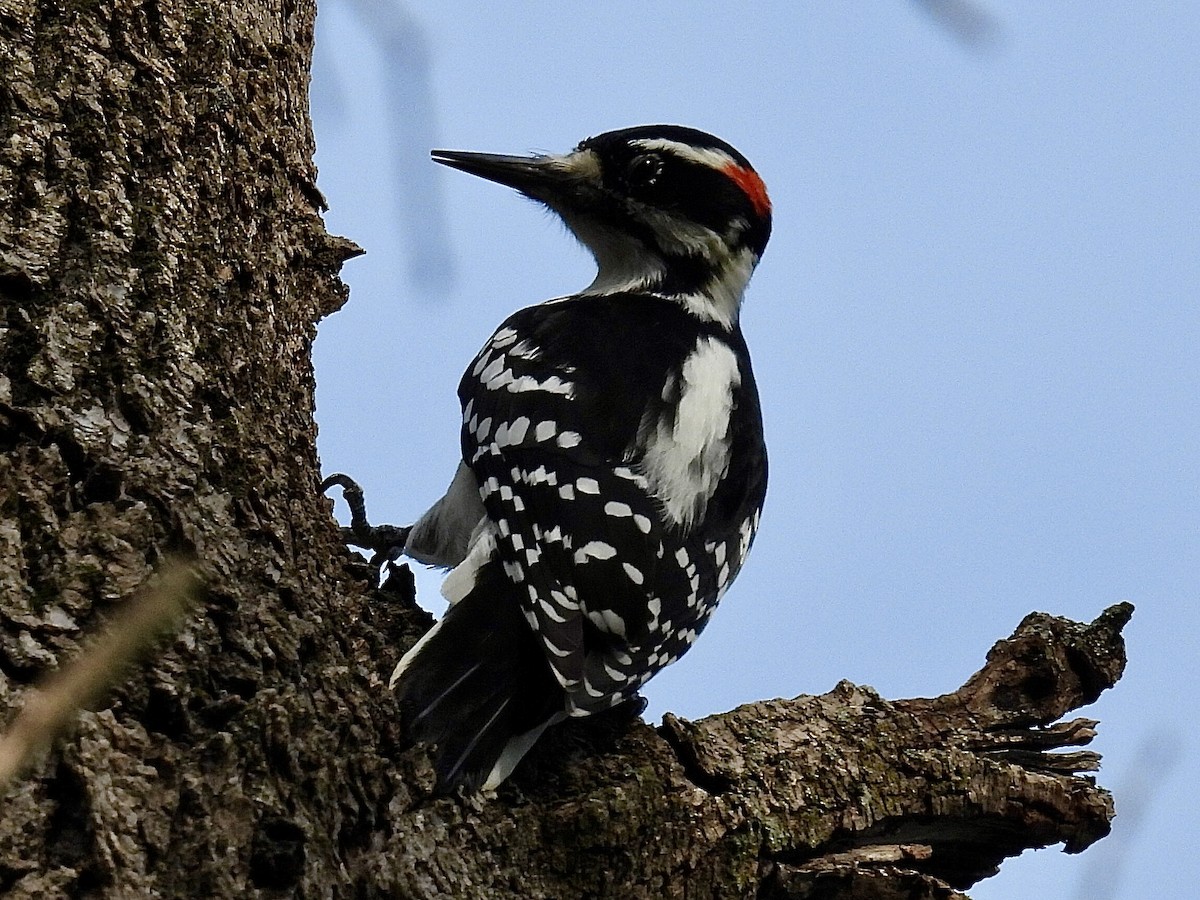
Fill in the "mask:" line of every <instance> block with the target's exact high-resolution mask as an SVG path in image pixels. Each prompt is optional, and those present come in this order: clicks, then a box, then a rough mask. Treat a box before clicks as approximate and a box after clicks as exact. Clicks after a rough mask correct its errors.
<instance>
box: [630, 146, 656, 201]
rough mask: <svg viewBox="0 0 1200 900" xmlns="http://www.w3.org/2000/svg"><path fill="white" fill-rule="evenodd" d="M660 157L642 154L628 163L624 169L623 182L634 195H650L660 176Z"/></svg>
mask: <svg viewBox="0 0 1200 900" xmlns="http://www.w3.org/2000/svg"><path fill="white" fill-rule="evenodd" d="M662 171H663V161H662V157H660V156H658V155H657V154H655V153H643V154H641V155H640V156H635V157H634V158H633V159H631V160H630V161H629V165H628V166H627V167H626V169H625V180H626V182H628V184H629V190H630V192H631V193H635V194H638V193H640V194H651V193H653V192H654V189H655V188H656V187H657V186H658V181H659V178H660V177H661V176H662Z"/></svg>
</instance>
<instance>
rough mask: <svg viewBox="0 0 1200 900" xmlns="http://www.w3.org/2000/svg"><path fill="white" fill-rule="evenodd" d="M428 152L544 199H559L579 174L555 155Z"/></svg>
mask: <svg viewBox="0 0 1200 900" xmlns="http://www.w3.org/2000/svg"><path fill="white" fill-rule="evenodd" d="M430 156H432V157H433V161H434V162H436V163H441V164H442V165H443V166H449V167H450V168H452V169H458V170H459V171H460V172H466V173H468V174H470V175H478V176H479V177H480V178H486V179H487V180H488V181H494V182H496V183H497V184H503V185H505V186H506V187H510V188H516V189H517V190H518V191H520V192H521V193H522V194H525V195H526V196H529V197H532V198H534V199H535V200H541V201H543V202H547V203H550V202H553V201H555V200H557V199H561V198H562V196H563V194H564V192H565V191H566V190H567V189H568V186H569V185H571V184H572V183H574V182H576V181H577V178H578V176H577V175H576V174H575V173H573V172H571V171H570V169H569V168H567V167H564V166H563V165H562V163H561V160H560V157H555V156H505V155H502V154H498V153H473V152H471V151H467V150H434V151H433V152H432V153H431V154H430Z"/></svg>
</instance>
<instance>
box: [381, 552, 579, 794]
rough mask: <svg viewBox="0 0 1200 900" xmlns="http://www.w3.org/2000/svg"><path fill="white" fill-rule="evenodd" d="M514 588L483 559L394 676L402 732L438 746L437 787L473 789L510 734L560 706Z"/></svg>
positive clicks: (526, 728)
mask: <svg viewBox="0 0 1200 900" xmlns="http://www.w3.org/2000/svg"><path fill="white" fill-rule="evenodd" d="M516 591H517V586H516V585H514V584H513V583H512V582H511V581H510V580H509V579H508V577H507V576H506V575H505V574H504V573H503V571H502V570H501V569H500V566H499V565H498V564H495V563H489V564H486V565H485V566H483V568H482V569H481V570H480V572H479V573H478V576H477V579H476V584H475V587H474V588H473V589H472V590H471V592H470V593H469V594H468V595H467V596H466V597H464V598H463V599H462V600H460V601H459V602H458V603H456V604H454V605H453V606H451V607H450V609H449V610H447V612H446V615H445V616H444V617H443V619H442V620H441V622H439V623H438V625H437V626H435V628H436V631H435V632H433V633H431V635H430V636H429V638H428V640H427V641H426V642H425V644H424V646H422V647H421V648H420V650H419V651H418V652H417V655H416V656H415V657H414V658H413V659H412V661H411V662H410V663H409V665H408V667H407V668H406V669H405V670H404V672H403V673H402V674H401V675H400V677H399V679H398V681H397V682H396V684H395V689H396V691H397V693H398V695H399V699H400V708H401V715H402V720H401V724H402V727H403V729H404V732H405V734H406V736H407V737H408V739H409V740H411V741H413V742H414V743H425V744H434V745H436V747H437V749H436V751H435V753H434V768H435V770H436V771H437V776H438V782H437V791H438V793H442V794H448V793H452V792H453V791H454V790H455V788H457V787H460V786H461V787H463V788H465V790H466V791H467V792H468V793H472V792H474V791H476V790H478V789H479V788H480V787H481V786H482V785H483V783H484V782H485V781H486V779H487V777H488V775H489V774H490V773H491V771H492V769H493V767H494V766H495V765H496V762H497V760H498V759H500V757H501V755H502V754H503V753H504V750H505V748H506V747H507V746H508V744H509V742H510V741H511V740H512V739H513V738H514V737H517V736H518V735H522V734H524V733H526V732H529V731H530V730H532V729H534V728H537V727H539V726H540V725H542V724H544V723H545V722H546V721H547V720H549V719H551V718H553V717H554V716H555V715H556V714H558V713H559V712H561V710H562V707H563V695H562V689H561V687H560V686H559V684H558V681H557V680H556V679H555V678H554V675H553V672H552V671H551V669H550V665H549V663H548V662H547V661H546V657H545V652H544V651H543V649H542V647H541V644H540V642H539V641H538V640H537V638H536V636H535V635H534V634H533V631H532V629H530V627H529V623H528V622H526V620H525V616H524V614H523V613H522V612H521V608H520V602H519V597H518V595H517V594H516Z"/></svg>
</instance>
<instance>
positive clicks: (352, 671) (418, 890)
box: [0, 0, 1131, 898]
mask: <svg viewBox="0 0 1200 900" xmlns="http://www.w3.org/2000/svg"><path fill="white" fill-rule="evenodd" d="M312 24H313V9H312V7H311V5H310V4H308V3H303V2H289V0H276V2H248V3H239V4H223V3H201V2H182V0H158V2H151V3H147V2H141V0H112V2H108V3H103V4H99V3H82V2H76V3H63V4H38V3H35V2H32V0H0V73H2V77H0V119H2V121H3V134H2V137H3V140H2V141H0V712H2V713H3V716H4V722H5V723H7V722H10V721H11V720H12V718H13V714H14V712H15V711H16V710H17V709H18V708H19V707H20V706H21V705H22V703H23V701H24V698H25V696H26V692H27V691H28V690H29V689H30V687H31V685H33V684H34V683H35V682H36V681H37V680H38V679H40V678H41V677H42V676H43V675H45V674H46V673H48V672H50V671H53V670H55V669H57V668H58V667H59V666H60V665H61V664H62V663H64V662H65V661H66V660H67V659H69V658H71V657H72V656H74V655H75V654H76V653H77V652H78V651H79V649H80V647H81V646H82V645H83V643H84V637H85V635H87V634H89V633H90V632H92V631H94V630H95V629H96V628H98V627H99V626H100V625H101V624H103V623H105V622H108V621H110V620H112V619H113V618H114V616H115V614H116V613H117V612H118V611H119V610H120V608H121V607H122V606H123V605H124V604H125V603H126V602H127V601H128V599H129V598H130V597H131V596H133V595H134V594H135V592H136V591H137V589H138V588H139V587H140V586H141V585H143V583H144V582H145V581H146V579H147V578H148V576H149V575H150V573H151V572H152V571H153V570H154V568H155V567H156V565H157V564H158V563H159V561H160V560H162V559H163V558H164V557H166V556H167V555H168V554H184V555H190V556H192V557H194V558H196V559H198V560H199V561H200V565H201V566H202V568H203V569H204V571H205V574H206V577H207V581H208V588H209V593H208V597H207V601H206V603H205V605H204V607H203V609H202V610H201V611H200V612H199V613H197V614H196V615H195V616H193V617H192V618H191V619H190V620H189V621H188V622H187V623H186V624H185V626H184V627H183V628H182V630H181V631H180V632H179V633H178V635H177V636H176V637H175V638H174V639H172V640H170V641H169V642H167V644H166V645H165V646H164V647H163V648H162V650H161V652H160V654H159V655H157V656H156V657H155V658H154V659H153V661H152V662H150V663H148V664H145V665H143V666H142V667H141V668H139V669H138V670H137V671H136V672H135V673H134V674H133V675H132V677H130V679H129V680H128V681H127V683H125V684H124V685H123V686H122V687H121V688H120V689H119V690H118V691H117V692H116V693H115V695H113V696H112V697H109V698H108V699H106V700H104V701H101V702H100V704H99V705H98V706H97V708H94V709H91V710H89V711H86V712H84V713H83V714H81V716H80V717H79V721H78V724H77V726H76V727H75V728H74V730H73V733H72V734H71V735H70V736H69V738H68V739H67V740H65V741H63V742H61V743H60V744H58V745H57V746H56V747H55V749H53V750H52V751H51V752H49V753H48V754H45V756H44V758H43V759H42V760H41V761H40V762H38V764H37V765H36V767H35V768H34V770H33V771H32V772H31V773H29V774H28V775H26V776H25V777H24V778H23V779H22V780H20V781H18V782H16V783H14V784H12V785H10V786H9V787H8V789H7V790H6V792H5V794H4V796H3V798H2V800H0V892H4V893H6V894H8V895H11V896H16V897H58V896H64V897H65V896H79V895H83V894H96V895H100V896H107V897H125V896H162V897H176V896H179V897H183V896H195V897H212V896H217V897H234V896H237V897H241V896H268V895H269V896H281V895H292V896H299V897H328V896H344V895H350V896H368V897H370V896H395V897H437V896H445V897H466V898H470V897H480V898H483V897H489V898H491V897H533V898H561V897H576V896H578V897H592V896H595V897H619V898H638V897H645V898H662V897H685V896H686V897H688V898H702V897H713V898H728V897H755V896H758V897H764V898H802V897H803V898H816V897H822V898H832V897H836V898H867V897H870V898H891V897H901V896H903V897H915V898H920V897H929V898H934V897H937V898H949V897H959V896H962V895H961V894H959V893H956V891H959V890H961V889H965V888H966V887H968V886H969V885H971V884H973V883H975V882H976V881H978V880H979V879H980V878H983V877H986V876H987V875H988V874H990V873H991V872H993V871H994V870H995V867H996V866H997V865H998V864H999V863H1000V862H1001V861H1002V860H1003V859H1004V858H1005V857H1006V856H1011V855H1015V854H1017V853H1020V852H1021V851H1022V850H1024V849H1026V848H1029V847H1038V846H1046V845H1050V844H1055V843H1059V842H1064V843H1065V844H1066V848H1067V850H1068V851H1069V852H1078V851H1080V850H1083V849H1084V848H1086V847H1087V846H1088V845H1089V844H1091V843H1092V842H1094V841H1095V840H1097V839H1099V838H1100V837H1102V836H1103V835H1104V834H1105V833H1107V831H1108V823H1109V819H1110V818H1111V816H1112V803H1111V798H1110V797H1109V795H1108V794H1107V793H1106V792H1105V791H1103V790H1102V789H1100V788H1097V787H1096V786H1095V784H1094V783H1093V782H1092V780H1091V779H1090V778H1089V777H1087V776H1086V775H1081V774H1079V773H1081V772H1087V771H1090V770H1091V769H1093V768H1094V767H1095V765H1096V762H1097V757H1096V756H1095V755H1094V754H1091V753H1089V752H1088V751H1078V750H1076V751H1073V752H1068V753H1058V752H1052V751H1056V750H1058V749H1060V748H1064V747H1078V746H1082V745H1084V744H1086V743H1087V742H1088V741H1089V740H1090V739H1091V737H1092V736H1093V734H1094V729H1095V723H1094V722H1092V721H1091V720H1086V719H1076V720H1073V721H1070V722H1060V721H1059V720H1060V719H1061V717H1062V716H1064V715H1065V714H1066V713H1068V712H1070V711H1071V710H1073V709H1076V708H1078V707H1079V706H1081V705H1084V704H1086V703H1090V702H1091V701H1092V700H1094V699H1095V698H1096V696H1097V695H1098V694H1099V693H1100V692H1101V691H1102V690H1103V689H1105V688H1106V687H1109V686H1111V685H1112V684H1113V683H1114V682H1115V681H1116V679H1117V678H1118V677H1119V676H1120V673H1121V669H1122V667H1123V665H1124V650H1123V645H1122V641H1121V637H1120V629H1121V626H1122V625H1123V624H1124V622H1125V621H1126V620H1127V619H1128V617H1129V614H1130V612H1131V609H1130V608H1129V607H1128V606H1118V607H1113V608H1112V609H1110V610H1109V611H1107V612H1106V613H1104V614H1103V615H1102V616H1101V617H1100V618H1099V619H1097V621H1096V622H1095V623H1092V624H1090V625H1079V624H1075V623H1071V622H1066V621H1065V620H1061V619H1054V618H1051V617H1049V616H1044V615H1040V614H1039V615H1034V616H1030V617H1028V618H1027V619H1026V620H1025V621H1024V622H1023V623H1021V626H1020V627H1019V628H1018V629H1017V632H1016V633H1015V634H1014V635H1013V637H1012V638H1010V639H1009V640H1007V641H1002V642H1000V643H999V644H997V646H996V647H995V648H994V649H993V650H992V652H991V654H989V657H988V663H987V665H985V667H984V668H983V669H982V670H981V671H980V673H979V674H978V675H976V676H975V677H973V678H972V679H971V680H970V681H969V682H968V683H967V684H966V685H964V686H963V687H962V688H960V689H959V690H957V691H955V692H954V693H952V694H947V695H945V696H943V697H939V698H935V699H932V700H907V701H887V700H884V699H882V698H880V697H879V696H877V695H876V694H875V693H874V692H873V691H871V690H870V689H869V688H863V687H855V686H853V685H850V684H846V683H843V684H841V685H839V686H838V687H837V688H835V690H833V691H831V692H830V693H828V694H825V695H823V696H819V697H798V698H795V699H794V700H786V701H785V700H774V701H765V702H762V703H755V704H750V705H748V706H744V707H741V708H739V709H736V710H733V711H731V712H729V713H726V714H723V715H719V716H713V717H711V718H708V719H704V720H701V721H698V722H686V721H684V720H681V719H678V718H676V717H671V716H668V717H667V719H666V721H665V722H664V724H663V726H662V727H661V728H659V729H654V728H651V727H649V726H647V725H645V724H642V723H640V722H636V721H630V720H628V719H622V718H620V717H619V716H610V717H599V718H598V719H597V720H595V721H588V722H583V723H568V724H567V725H564V726H562V727H559V728H557V729H554V730H553V731H552V732H551V733H549V734H548V735H547V737H546V739H545V740H544V741H543V744H542V745H541V746H539V748H538V749H537V750H535V751H534V752H533V753H532V754H531V755H530V757H529V760H528V761H527V763H526V764H523V765H522V767H521V768H520V769H519V770H518V772H517V774H516V775H515V776H514V777H513V779H511V781H510V782H508V783H506V784H505V785H504V786H503V787H502V789H501V791H500V793H499V796H497V797H495V798H491V799H488V800H481V799H478V798H476V799H472V800H468V801H456V800H445V799H442V800H433V799H431V798H430V796H429V792H428V789H429V787H430V785H431V783H432V771H431V769H430V766H429V764H428V760H427V758H426V756H425V754H424V753H423V752H422V751H420V750H405V749H404V748H403V747H402V746H401V745H400V742H399V740H398V735H397V733H396V726H395V723H396V721H397V716H396V710H395V704H394V701H393V699H392V697H391V695H390V693H389V692H387V691H386V690H385V689H384V683H383V678H384V676H385V675H386V673H387V672H389V671H390V670H391V667H392V666H393V665H394V663H395V661H396V660H397V659H398V657H399V656H400V655H401V653H402V652H403V650H404V649H405V648H406V647H407V646H409V645H411V644H412V642H413V641H414V640H415V639H416V638H417V636H419V635H420V633H421V632H422V631H423V630H424V629H425V628H426V627H428V624H429V618H428V616H427V615H426V614H425V613H423V612H421V611H420V610H419V609H418V608H417V607H416V606H415V604H414V603H413V600H412V596H411V579H408V580H406V579H405V573H404V571H403V570H393V571H392V574H391V578H390V579H389V581H388V583H387V585H385V587H384V588H383V589H380V590H374V589H372V587H371V586H370V585H371V584H373V581H372V578H373V573H372V572H371V571H370V570H369V569H367V568H366V567H365V566H363V565H362V564H361V563H359V562H357V561H356V559H355V558H354V557H352V556H350V555H349V554H348V553H347V552H346V550H345V548H344V547H343V546H342V545H341V544H340V541H339V531H338V528H337V526H336V524H335V523H334V521H333V520H332V518H331V517H330V513H329V507H328V504H327V503H326V502H325V501H324V500H323V499H322V498H321V497H320V496H319V493H318V485H319V483H320V476H319V465H318V461H317V456H316V448H315V434H316V427H315V424H314V422H313V416H312V413H313V375H312V367H311V360H310V349H311V344H312V340H313V337H314V335H315V329H316V324H317V322H318V321H319V320H320V319H321V318H322V317H323V316H325V315H327V314H329V313H330V312H332V311H334V310H336V309H337V308H338V307H339V306H340V305H341V304H342V303H343V302H344V301H345V299H346V292H345V288H344V286H343V285H342V283H341V282H340V280H339V279H338V274H337V273H338V270H339V267H340V265H341V263H342V262H343V261H344V260H345V259H347V258H348V257H350V256H352V255H353V254H354V253H356V252H358V251H357V248H356V247H355V246H354V245H353V244H352V243H350V242H349V241H347V240H344V239H341V238H336V237H332V236H330V235H328V234H327V233H326V232H325V230H324V227H323V225H322V223H321V219H320V215H319V213H320V209H321V206H322V200H321V197H320V194H319V193H318V191H317V190H316V187H315V171H314V169H313V165H312V150H313V144H312V134H311V129H310V126H309V121H308V109H307V79H308V65H309V53H310V49H311V43H312Z"/></svg>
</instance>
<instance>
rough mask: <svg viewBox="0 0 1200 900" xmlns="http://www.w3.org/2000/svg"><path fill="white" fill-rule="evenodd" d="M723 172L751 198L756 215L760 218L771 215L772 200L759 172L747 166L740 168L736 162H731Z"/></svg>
mask: <svg viewBox="0 0 1200 900" xmlns="http://www.w3.org/2000/svg"><path fill="white" fill-rule="evenodd" d="M723 171H724V172H725V174H726V175H728V176H729V177H730V178H732V179H733V182H734V184H736V185H737V186H738V187H740V188H741V189H742V192H743V193H744V194H745V195H746V196H747V197H749V198H750V203H751V204H753V206H754V211H755V212H756V213H758V214H759V215H760V216H769V215H770V214H771V198H770V197H768V196H767V186H766V185H765V184H763V180H762V179H761V178H759V177H758V173H757V172H755V171H754V170H753V169H750V168H747V167H746V166H739V165H738V164H737V163H735V162H731V163H730V164H729V165H727V166H726V167H725V168H724V170H723Z"/></svg>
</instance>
